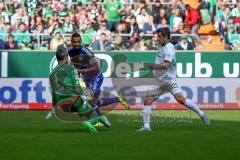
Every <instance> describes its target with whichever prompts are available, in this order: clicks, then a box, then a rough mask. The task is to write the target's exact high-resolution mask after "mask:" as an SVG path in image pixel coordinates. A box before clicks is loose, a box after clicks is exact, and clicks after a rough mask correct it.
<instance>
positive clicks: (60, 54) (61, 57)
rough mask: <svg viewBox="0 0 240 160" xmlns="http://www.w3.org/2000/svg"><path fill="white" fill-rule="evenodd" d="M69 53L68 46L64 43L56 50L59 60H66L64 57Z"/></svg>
mask: <svg viewBox="0 0 240 160" xmlns="http://www.w3.org/2000/svg"><path fill="white" fill-rule="evenodd" d="M67 55H68V52H67V48H65V47H64V46H63V45H59V46H58V47H57V51H56V58H57V60H58V61H62V60H64V57H66V56H67Z"/></svg>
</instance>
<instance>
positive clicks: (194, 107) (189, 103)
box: [184, 99, 204, 116]
mask: <svg viewBox="0 0 240 160" xmlns="http://www.w3.org/2000/svg"><path fill="white" fill-rule="evenodd" d="M184 105H185V106H186V107H187V108H189V109H191V110H193V111H194V112H196V113H197V114H198V115H199V116H203V115H204V112H203V111H201V110H200V109H199V108H198V106H197V105H196V104H195V103H194V102H193V101H192V100H190V99H186V102H185V104H184Z"/></svg>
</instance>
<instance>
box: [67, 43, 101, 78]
mask: <svg viewBox="0 0 240 160" xmlns="http://www.w3.org/2000/svg"><path fill="white" fill-rule="evenodd" d="M68 55H69V56H70V58H71V61H72V63H73V65H74V67H75V68H77V69H87V68H89V67H91V66H94V65H96V64H97V65H98V62H97V60H96V57H95V56H94V53H93V52H92V51H91V50H90V49H88V48H87V47H85V46H82V45H81V46H80V48H79V49H74V48H70V49H69V50H68ZM101 74H102V72H101V71H100V70H99V71H93V72H87V73H85V74H83V80H84V81H85V82H94V81H95V79H96V78H97V77H98V76H100V75H101Z"/></svg>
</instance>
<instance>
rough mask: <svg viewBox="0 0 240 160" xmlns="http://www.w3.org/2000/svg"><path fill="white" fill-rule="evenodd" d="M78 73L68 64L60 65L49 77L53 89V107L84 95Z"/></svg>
mask: <svg viewBox="0 0 240 160" xmlns="http://www.w3.org/2000/svg"><path fill="white" fill-rule="evenodd" d="M77 76H78V75H77V72H76V71H75V70H74V68H73V67H71V66H69V65H68V64H58V65H57V66H56V67H55V68H54V69H53V71H52V72H51V73H50V75H49V80H50V85H51V88H52V104H53V107H57V105H58V104H59V103H61V102H64V101H69V100H71V99H73V98H74V97H79V100H78V101H80V102H82V103H83V101H82V100H81V98H80V96H81V95H83V90H82V88H81V87H80V85H79V81H78V79H77Z"/></svg>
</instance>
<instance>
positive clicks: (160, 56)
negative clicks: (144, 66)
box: [155, 43, 176, 82]
mask: <svg viewBox="0 0 240 160" xmlns="http://www.w3.org/2000/svg"><path fill="white" fill-rule="evenodd" d="M164 61H169V62H170V63H171V64H170V66H169V68H168V69H157V70H155V78H156V79H158V80H160V81H164V82H171V81H173V80H175V79H176V57H175V47H174V45H173V44H172V43H167V44H166V45H164V46H162V47H161V48H160V49H159V51H158V53H157V56H156V60H155V64H162V63H164Z"/></svg>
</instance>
